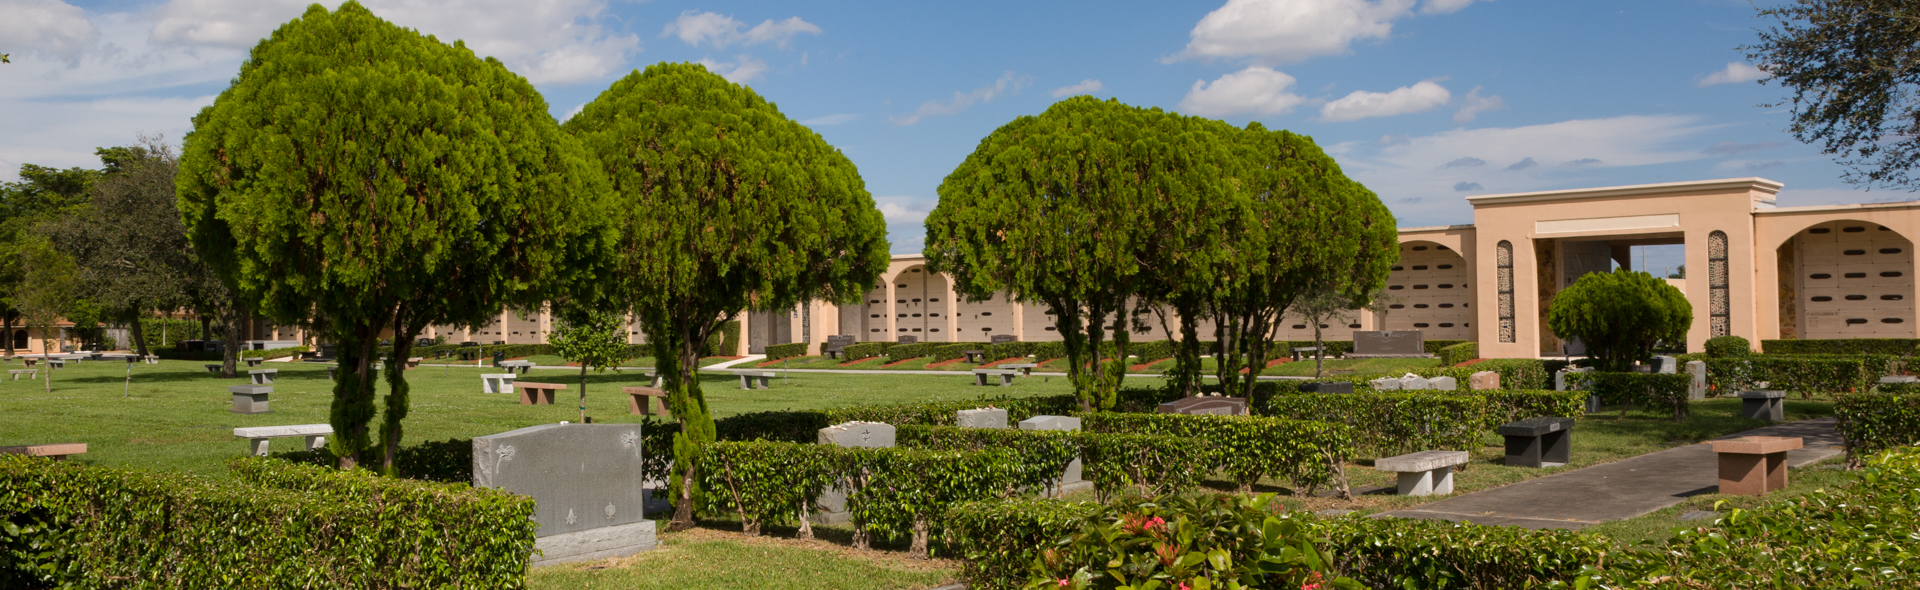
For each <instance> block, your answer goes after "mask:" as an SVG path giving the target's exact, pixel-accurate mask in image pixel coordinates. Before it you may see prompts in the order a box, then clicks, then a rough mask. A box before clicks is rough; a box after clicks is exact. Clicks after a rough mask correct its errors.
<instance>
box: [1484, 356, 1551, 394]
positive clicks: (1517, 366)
mask: <svg viewBox="0 0 1920 590" xmlns="http://www.w3.org/2000/svg"><path fill="white" fill-rule="evenodd" d="M1466 368H1468V369H1471V370H1472V373H1477V372H1480V371H1493V372H1495V373H1499V374H1500V388H1501V389H1512V390H1535V389H1553V371H1549V370H1547V364H1546V362H1545V361H1541V360H1538V359H1487V360H1484V361H1480V362H1478V363H1474V364H1473V366H1471V367H1466ZM1472 373H1468V374H1469V375H1471V374H1472Z"/></svg>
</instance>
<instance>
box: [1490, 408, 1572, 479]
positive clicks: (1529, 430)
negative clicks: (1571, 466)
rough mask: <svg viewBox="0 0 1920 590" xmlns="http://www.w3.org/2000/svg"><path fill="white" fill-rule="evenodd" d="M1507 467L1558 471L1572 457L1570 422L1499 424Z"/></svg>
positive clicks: (1532, 420) (1531, 420) (1537, 420)
mask: <svg viewBox="0 0 1920 590" xmlns="http://www.w3.org/2000/svg"><path fill="white" fill-rule="evenodd" d="M1499 432H1500V436H1502V437H1505V438H1506V439H1507V440H1506V442H1507V466H1508V467H1559V466H1561V465H1566V464H1567V463H1568V462H1569V461H1571V460H1572V456H1573V419H1572V418H1528V419H1525V420H1521V421H1519V422H1514V423H1511V424H1502V425H1500V428H1499Z"/></svg>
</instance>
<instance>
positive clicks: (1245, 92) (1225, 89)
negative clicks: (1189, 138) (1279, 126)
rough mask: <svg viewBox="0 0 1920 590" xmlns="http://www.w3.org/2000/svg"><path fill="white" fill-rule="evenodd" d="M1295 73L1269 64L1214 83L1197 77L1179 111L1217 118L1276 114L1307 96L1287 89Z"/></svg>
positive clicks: (1223, 77) (1295, 104) (1229, 75)
mask: <svg viewBox="0 0 1920 590" xmlns="http://www.w3.org/2000/svg"><path fill="white" fill-rule="evenodd" d="M1292 86H1293V76H1289V75H1286V74H1285V73H1283V72H1279V71H1275V70H1274V69H1273V68H1269V67H1266V66H1253V67H1249V68H1247V69H1244V70H1240V71H1238V72H1234V73H1231V74H1227V75H1225V76H1221V77H1220V78H1219V79H1217V80H1214V81H1212V82H1207V81H1205V80H1195V81H1194V82H1193V88H1192V89H1189V90H1188V91H1187V97H1186V98H1183V99H1180V110H1181V111H1183V112H1186V113H1187V114H1191V115H1200V116H1205V117H1218V116H1224V115H1234V114H1249V113H1250V114H1257V115H1277V114H1280V113H1284V112H1287V111H1289V110H1293V107H1295V106H1299V105H1300V103H1302V102H1306V100H1307V99H1306V98H1305V97H1302V96H1300V95H1298V94H1293V93H1291V92H1288V91H1287V89H1288V88H1290V87H1292Z"/></svg>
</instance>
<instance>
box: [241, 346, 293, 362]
mask: <svg viewBox="0 0 1920 590" xmlns="http://www.w3.org/2000/svg"><path fill="white" fill-rule="evenodd" d="M306 351H307V347H305V346H288V347H285V348H269V349H266V350H242V351H240V358H243V359H277V358H285V357H290V356H296V355H298V354H300V353H303V352H306Z"/></svg>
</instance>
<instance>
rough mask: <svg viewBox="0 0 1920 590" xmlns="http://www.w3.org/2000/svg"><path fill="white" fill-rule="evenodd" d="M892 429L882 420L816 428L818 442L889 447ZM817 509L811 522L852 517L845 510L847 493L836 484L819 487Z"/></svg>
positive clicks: (835, 522) (834, 521) (837, 521)
mask: <svg viewBox="0 0 1920 590" xmlns="http://www.w3.org/2000/svg"><path fill="white" fill-rule="evenodd" d="M895 433H896V429H895V428H894V427H893V425H892V424H887V423H885V422H843V423H840V424H835V425H833V426H828V427H826V428H822V429H820V434H819V436H820V439H819V440H820V444H823V445H836V446H842V447H861V448H871V449H879V448H888V447H892V446H893V441H894V434H895ZM818 508H819V511H817V512H815V513H814V514H813V517H812V519H811V520H812V521H813V522H814V523H815V524H832V525H839V524H846V523H847V522H849V521H851V520H852V515H850V514H848V513H847V492H846V490H843V489H840V487H839V486H827V489H825V490H821V492H820V500H819V502H818Z"/></svg>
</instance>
